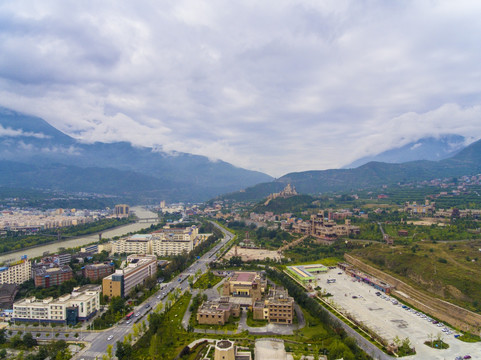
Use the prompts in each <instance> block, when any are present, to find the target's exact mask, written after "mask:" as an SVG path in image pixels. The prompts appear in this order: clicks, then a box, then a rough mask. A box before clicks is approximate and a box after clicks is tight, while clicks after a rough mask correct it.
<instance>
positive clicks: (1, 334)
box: [0, 329, 7, 344]
mask: <svg viewBox="0 0 481 360" xmlns="http://www.w3.org/2000/svg"><path fill="white" fill-rule="evenodd" d="M6 341H7V336H6V335H5V329H2V330H0V344H5V342H6Z"/></svg>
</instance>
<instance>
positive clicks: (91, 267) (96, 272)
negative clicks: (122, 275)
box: [82, 263, 115, 281]
mask: <svg viewBox="0 0 481 360" xmlns="http://www.w3.org/2000/svg"><path fill="white" fill-rule="evenodd" d="M114 270H115V267H114V265H113V264H111V263H100V264H88V265H85V266H84V267H83V269H82V274H83V276H84V277H86V278H88V279H90V280H92V281H96V280H99V279H103V278H104V277H106V276H108V275H110V274H112V273H113V272H114Z"/></svg>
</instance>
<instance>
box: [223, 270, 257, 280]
mask: <svg viewBox="0 0 481 360" xmlns="http://www.w3.org/2000/svg"><path fill="white" fill-rule="evenodd" d="M256 275H257V274H256V273H253V272H235V273H234V275H232V278H231V279H230V281H239V282H254V280H255V279H256Z"/></svg>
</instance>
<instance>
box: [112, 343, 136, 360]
mask: <svg viewBox="0 0 481 360" xmlns="http://www.w3.org/2000/svg"><path fill="white" fill-rule="evenodd" d="M132 354H133V349H132V345H130V344H129V343H128V342H127V343H125V341H124V342H123V343H121V342H120V341H117V351H116V352H115V356H117V357H118V359H119V360H130V359H131V358H132Z"/></svg>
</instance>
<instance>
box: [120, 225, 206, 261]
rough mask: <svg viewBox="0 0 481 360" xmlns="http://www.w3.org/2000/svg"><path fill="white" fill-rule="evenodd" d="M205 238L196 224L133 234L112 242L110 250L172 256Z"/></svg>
mask: <svg viewBox="0 0 481 360" xmlns="http://www.w3.org/2000/svg"><path fill="white" fill-rule="evenodd" d="M203 240H205V236H203V235H199V229H198V228H197V226H195V225H194V226H191V227H186V228H166V229H162V230H158V231H155V232H153V233H152V234H147V235H141V234H137V235H133V236H130V237H128V238H124V239H119V240H117V241H114V242H112V252H113V253H114V254H115V253H118V254H123V253H126V254H154V255H157V256H173V255H179V254H182V253H183V252H187V253H188V252H190V251H192V250H193V249H194V246H196V245H198V244H199V243H200V242H201V241H203Z"/></svg>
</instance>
